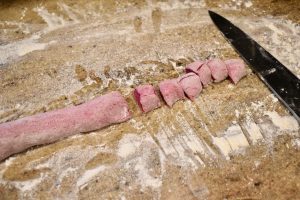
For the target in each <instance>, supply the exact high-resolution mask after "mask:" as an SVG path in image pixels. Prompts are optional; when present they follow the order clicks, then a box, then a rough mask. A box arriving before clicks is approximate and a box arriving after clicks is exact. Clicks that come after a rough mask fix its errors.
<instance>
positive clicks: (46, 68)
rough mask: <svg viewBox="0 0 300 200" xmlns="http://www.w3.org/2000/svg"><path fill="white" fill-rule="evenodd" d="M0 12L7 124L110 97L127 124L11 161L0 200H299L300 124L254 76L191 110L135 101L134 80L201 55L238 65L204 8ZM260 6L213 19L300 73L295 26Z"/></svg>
mask: <svg viewBox="0 0 300 200" xmlns="http://www.w3.org/2000/svg"><path fill="white" fill-rule="evenodd" d="M0 5H1V4H0ZM1 6H2V7H0V8H1V9H2V10H1V12H2V11H3V12H5V13H7V15H6V17H3V16H0V20H1V23H0V26H1V27H2V29H1V30H0V31H1V34H0V44H1V46H0V66H1V68H0V76H1V79H0V88H1V89H0V95H1V97H2V98H0V121H1V122H5V121H9V120H13V119H17V118H20V117H23V116H28V115H32V114H34V113H40V112H45V111H49V110H53V109H56V108H61V107H65V106H67V105H70V104H74V105H77V104H80V103H82V102H84V101H86V100H88V99H93V98H94V97H96V96H99V95H101V94H104V93H106V92H108V91H111V90H120V91H121V92H122V93H123V94H124V95H125V96H126V98H127V101H128V102H129V104H130V108H131V110H132V111H133V119H131V120H129V121H128V122H126V123H123V124H119V125H115V126H112V127H108V128H106V129H103V130H100V131H95V132H92V133H87V134H82V135H78V136H74V137H70V138H68V139H65V140H61V141H59V142H56V143H53V144H50V145H47V146H42V147H35V148H32V149H30V150H28V151H27V152H24V153H21V154H18V155H15V156H13V157H11V158H9V159H7V160H5V161H3V162H2V163H1V164H0V195H2V196H0V199H14V198H19V199H33V198H35V199H99V198H100V199H142V198H143V199H203V198H212V199H214V198H215V199H224V198H227V199H230V198H233V199H238V198H241V199H242V198H254V199H255V198H263V197H264V194H268V195H270V196H272V195H273V193H275V194H276V192H277V191H279V193H278V195H282V196H283V198H287V199H288V198H290V199H297V196H296V195H297V191H300V190H298V189H299V187H298V186H297V185H295V184H294V183H296V182H297V180H299V173H298V174H297V170H298V168H297V166H298V165H299V162H298V161H297V160H299V159H298V158H299V151H298V150H299V124H298V123H297V122H296V120H295V119H294V118H293V117H292V116H290V115H289V114H288V112H287V111H286V110H285V108H284V107H283V106H281V104H280V103H279V101H278V99H276V98H275V97H274V96H273V95H272V94H271V93H270V92H269V91H268V89H267V88H266V87H265V86H264V85H263V83H261V82H260V81H259V79H258V78H257V77H256V76H255V75H254V74H252V73H251V70H250V69H249V68H248V73H249V75H248V76H247V77H246V78H244V79H242V80H241V81H240V82H239V83H238V84H237V85H233V84H231V83H230V81H228V80H226V81H224V82H221V83H218V84H214V85H212V86H209V87H207V88H205V89H203V91H202V93H201V94H200V96H199V97H198V98H196V100H195V102H191V101H189V100H186V101H184V102H183V101H179V102H177V103H176V104H175V105H174V106H173V107H172V108H171V109H170V108H168V107H167V106H166V105H163V106H162V107H161V108H159V109H157V110H155V111H153V112H150V113H148V114H146V115H143V114H142V113H141V112H140V110H139V108H138V106H137V105H136V104H135V103H134V99H133V98H132V96H131V93H132V90H133V87H134V86H136V85H139V84H145V83H150V84H154V85H156V84H157V83H159V82H160V81H162V80H165V79H170V78H175V77H178V76H179V75H180V74H182V72H183V70H184V66H185V65H186V64H188V63H191V62H192V61H193V60H196V59H205V58H208V57H218V58H221V59H228V58H235V57H238V55H237V54H236V53H235V52H234V51H233V50H232V48H231V47H230V45H229V44H228V43H227V42H226V41H225V39H224V38H223V37H222V36H221V34H220V33H219V32H218V30H217V29H216V28H215V27H214V26H213V24H212V22H211V21H210V19H209V17H208V14H207V8H208V6H211V3H210V2H204V1H192V0H190V1H177V0H173V1H131V0H130V1H100V2H94V1H90V2H88V3H86V1H84V2H81V1H78V2H77V3H76V4H70V3H69V2H68V1H64V2H63V1H60V2H56V1H51V2H44V3H41V4H34V3H32V4H30V5H27V4H26V3H25V4H24V9H21V10H20V11H18V9H20V8H17V7H14V6H15V4H11V5H10V6H11V9H8V7H9V5H8V7H7V6H6V7H5V6H3V5H1ZM256 6H257V3H256V1H255V0H253V1H237V0H236V1H229V0H228V1H221V0H220V1H219V2H218V5H216V7H214V10H215V11H217V12H219V13H221V14H223V15H224V16H226V17H228V18H229V19H231V20H232V21H233V22H234V23H235V24H236V25H238V26H239V27H241V28H242V29H243V30H245V31H246V32H247V33H249V35H251V36H252V37H253V38H255V39H256V40H257V41H258V42H259V43H260V44H261V45H262V46H264V47H265V48H266V49H267V50H268V51H270V52H271V53H272V54H273V55H274V56H276V58H278V59H279V60H280V61H281V62H282V63H283V64H285V65H286V66H287V67H288V68H289V69H290V70H291V71H293V72H294V73H295V74H296V75H297V76H299V75H300V71H299V69H300V66H299V63H300V60H299V56H298V55H299V46H300V43H299V41H300V29H299V25H297V24H296V23H295V22H293V21H291V20H289V19H286V18H285V19H283V18H282V17H273V16H270V15H268V16H266V15H261V14H259V10H257V13H256V12H254V13H255V14H258V15H253V14H251V13H250V12H249V11H248V10H251V9H256V8H257V7H256ZM241 10H242V11H243V12H245V13H246V14H244V15H241V13H240V11H241ZM291 155H292V156H291ZM219 167H221V170H220V168H219ZM270 170H271V172H272V173H266V172H267V171H270ZM272 170H274V171H272ZM273 175H274V176H276V177H272V176H273ZM283 177H285V178H283ZM264 178H265V179H264ZM269 180H274V181H275V185H272V193H271V192H270V188H268V187H267V185H271V183H270V182H268V181H269ZM277 180H283V181H280V182H279V181H277ZM276 181H277V182H276ZM281 182H282V183H281ZM269 183H270V184H269ZM272 184H274V183H272ZM293 184H294V185H293ZM280 191H281V192H280ZM282 191H289V192H285V193H283V192H282ZM293 191H294V192H293ZM270 193H271V194H270ZM218 195H219V196H218ZM284 195H285V196H284ZM293 195H294V196H293ZM274 198H275V197H274Z"/></svg>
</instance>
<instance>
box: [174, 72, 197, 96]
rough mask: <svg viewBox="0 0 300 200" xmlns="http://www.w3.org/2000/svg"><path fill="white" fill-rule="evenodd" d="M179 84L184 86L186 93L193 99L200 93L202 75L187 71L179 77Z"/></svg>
mask: <svg viewBox="0 0 300 200" xmlns="http://www.w3.org/2000/svg"><path fill="white" fill-rule="evenodd" d="M178 82H179V85H180V86H181V87H182V89H183V91H184V93H185V94H186V95H187V97H188V98H189V99H191V100H192V101H193V100H194V99H195V98H196V97H197V96H198V95H199V94H200V92H201V90H202V84H201V81H200V77H199V76H197V75H196V74H195V73H192V72H190V73H187V74H185V75H183V76H181V77H179V78H178Z"/></svg>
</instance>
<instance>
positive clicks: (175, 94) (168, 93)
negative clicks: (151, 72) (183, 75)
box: [159, 79, 185, 107]
mask: <svg viewBox="0 0 300 200" xmlns="http://www.w3.org/2000/svg"><path fill="white" fill-rule="evenodd" d="M159 90H160V92H161V94H162V96H163V98H164V100H165V101H166V103H167V105H168V106H170V107H171V106H172V105H173V104H174V103H175V102H176V101H178V100H181V99H184V98H185V96H184V92H183V90H182V88H181V86H180V85H179V84H178V81H177V79H169V80H165V81H162V82H160V83H159Z"/></svg>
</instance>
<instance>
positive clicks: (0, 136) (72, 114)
mask: <svg viewBox="0 0 300 200" xmlns="http://www.w3.org/2000/svg"><path fill="white" fill-rule="evenodd" d="M130 117H131V114H130V112H129V109H128V104H127V102H126V100H125V99H124V97H123V96H122V95H121V94H120V93H119V92H111V93H108V94H106V95H103V96H100V97H97V98H95V99H94V100H91V101H88V102H86V103H84V104H81V105H78V106H71V107H67V108H64V109H60V110H55V111H51V112H46V113H41V114H37V115H33V116H29V117H24V118H22V119H18V120H16V121H11V122H6V123H2V124H0V160H2V159H4V158H6V157H8V156H10V155H12V154H15V153H18V152H21V151H24V150H25V149H27V148H29V147H32V146H36V145H42V144H48V143H51V142H55V141H57V140H59V139H62V138H65V137H68V136H70V135H74V134H78V133H85V132H89V131H93V130H97V129H100V128H103V127H105V126H109V125H111V124H115V123H120V122H124V121H126V120H128V119H130Z"/></svg>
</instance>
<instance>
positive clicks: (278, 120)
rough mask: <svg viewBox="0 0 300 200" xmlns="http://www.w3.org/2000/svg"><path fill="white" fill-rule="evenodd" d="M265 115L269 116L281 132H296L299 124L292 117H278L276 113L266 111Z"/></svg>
mask: <svg viewBox="0 0 300 200" xmlns="http://www.w3.org/2000/svg"><path fill="white" fill-rule="evenodd" d="M265 115H267V116H269V118H270V119H271V121H272V122H273V124H274V125H275V126H277V127H278V128H279V129H280V130H281V131H297V130H298V129H299V124H298V122H297V120H296V119H295V118H294V117H292V116H280V115H279V114H278V113H277V112H274V111H273V112H270V111H266V112H265Z"/></svg>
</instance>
